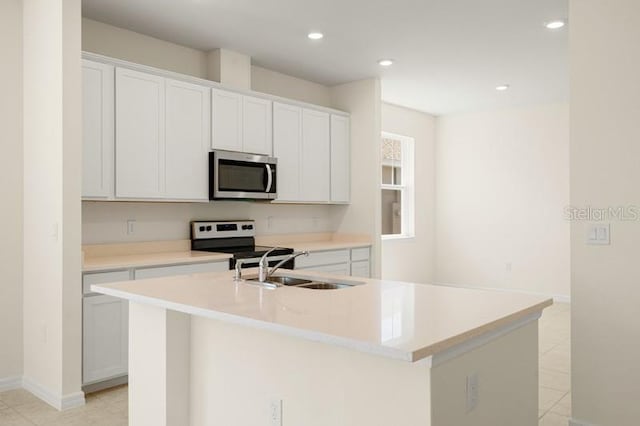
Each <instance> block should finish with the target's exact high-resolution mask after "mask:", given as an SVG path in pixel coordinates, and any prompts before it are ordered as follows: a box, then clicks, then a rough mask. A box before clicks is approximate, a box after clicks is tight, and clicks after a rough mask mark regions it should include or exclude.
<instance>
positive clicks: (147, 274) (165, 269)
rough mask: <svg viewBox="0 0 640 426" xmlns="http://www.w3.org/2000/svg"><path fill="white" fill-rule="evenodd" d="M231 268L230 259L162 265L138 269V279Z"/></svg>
mask: <svg viewBox="0 0 640 426" xmlns="http://www.w3.org/2000/svg"><path fill="white" fill-rule="evenodd" d="M228 270H229V261H228V260H225V261H222V262H209V263H195V264H191V265H176V266H160V267H157V268H140V269H136V271H135V276H136V280H140V279H145V278H160V277H171V276H175V275H188V274H197V273H200V272H223V271H228Z"/></svg>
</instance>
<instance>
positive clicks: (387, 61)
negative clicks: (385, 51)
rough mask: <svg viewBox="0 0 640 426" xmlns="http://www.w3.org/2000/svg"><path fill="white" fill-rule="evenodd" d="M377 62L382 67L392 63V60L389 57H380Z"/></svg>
mask: <svg viewBox="0 0 640 426" xmlns="http://www.w3.org/2000/svg"><path fill="white" fill-rule="evenodd" d="M378 64H379V65H381V66H383V67H389V66H391V65H393V60H391V59H380V60H379V61H378Z"/></svg>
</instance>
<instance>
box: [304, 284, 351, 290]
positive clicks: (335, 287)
mask: <svg viewBox="0 0 640 426" xmlns="http://www.w3.org/2000/svg"><path fill="white" fill-rule="evenodd" d="M347 287H353V285H352V284H336V283H319V282H316V283H311V284H304V285H301V286H300V288H310V289H312V290H338V289H341V288H347Z"/></svg>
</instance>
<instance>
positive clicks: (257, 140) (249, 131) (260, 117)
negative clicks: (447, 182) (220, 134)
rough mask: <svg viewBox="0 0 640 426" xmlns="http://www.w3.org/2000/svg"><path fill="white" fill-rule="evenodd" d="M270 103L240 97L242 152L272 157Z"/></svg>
mask: <svg viewBox="0 0 640 426" xmlns="http://www.w3.org/2000/svg"><path fill="white" fill-rule="evenodd" d="M271 115H272V110H271V101H269V100H266V99H260V98H254V97H252V96H243V97H242V151H243V152H248V153H251V154H264V155H269V156H271V155H273V128H272V126H273V123H272V116H271Z"/></svg>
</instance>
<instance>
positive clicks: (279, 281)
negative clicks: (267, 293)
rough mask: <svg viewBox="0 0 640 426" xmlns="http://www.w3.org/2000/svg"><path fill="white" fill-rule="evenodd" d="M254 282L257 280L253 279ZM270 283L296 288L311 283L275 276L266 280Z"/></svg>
mask: <svg viewBox="0 0 640 426" xmlns="http://www.w3.org/2000/svg"><path fill="white" fill-rule="evenodd" d="M254 280H257V278H254ZM268 281H269V282H270V283H276V284H282V285H286V286H290V285H293V286H298V285H302V284H309V283H311V282H313V281H311V280H306V279H303V278H295V277H282V276H277V277H269V280H268Z"/></svg>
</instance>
